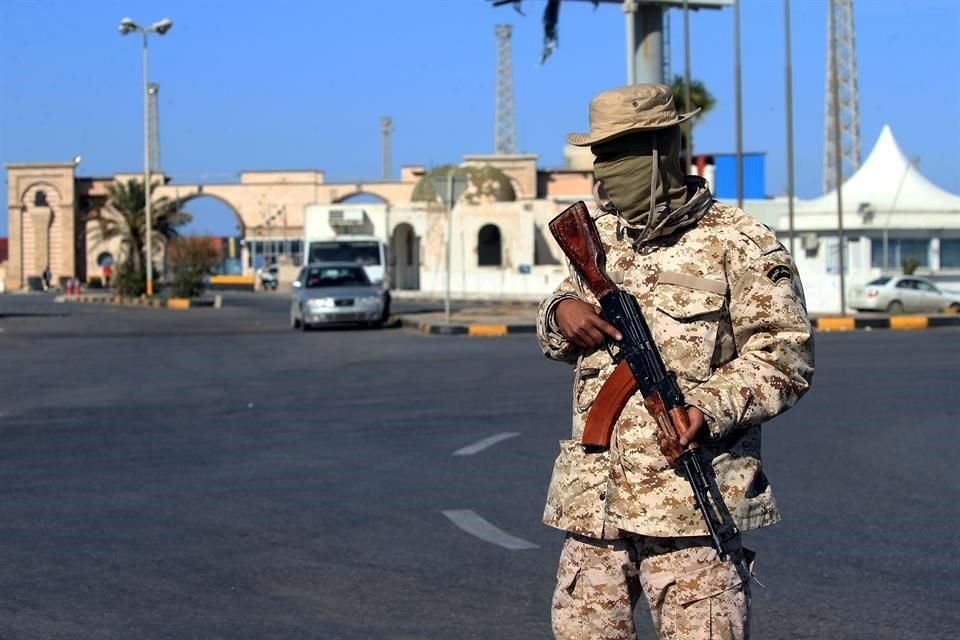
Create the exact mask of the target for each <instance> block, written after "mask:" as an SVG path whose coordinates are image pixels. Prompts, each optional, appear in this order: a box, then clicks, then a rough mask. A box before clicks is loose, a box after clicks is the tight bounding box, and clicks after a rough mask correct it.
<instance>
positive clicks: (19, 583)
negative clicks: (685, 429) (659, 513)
mask: <svg viewBox="0 0 960 640" xmlns="http://www.w3.org/2000/svg"><path fill="white" fill-rule="evenodd" d="M284 305H285V299H284V298H281V297H270V296H263V297H260V298H243V301H242V302H241V303H239V304H234V305H229V306H228V307H227V308H225V309H223V310H220V311H217V310H212V309H197V310H191V311H189V312H175V311H167V310H154V309H136V308H112V307H99V306H80V305H57V304H53V303H52V301H51V299H49V298H45V297H41V296H10V295H8V296H0V354H2V356H0V357H2V359H3V360H2V361H3V372H4V373H3V384H2V385H0V389H2V390H3V396H2V398H3V400H2V404H0V638H3V639H5V640H6V639H20V638H22V639H29V640H34V639H46V638H50V639H53V638H57V639H59V638H64V639H67V638H69V639H71V640H74V639H93V638H96V639H111V640H113V639H117V638H138V639H140V638H144V639H148V638H149V639H152V638H171V639H187V638H198V639H204V640H207V639H214V638H224V639H227V638H229V639H248V638H249V639H251V640H252V639H262V638H323V639H326V638H330V639H346V640H353V639H380V638H384V639H394V638H397V639H408V638H409V639H414V638H417V639H423V638H427V639H441V638H442V639H444V640H446V639H449V638H458V639H459V638H464V639H472V638H476V639H484V640H488V639H489V640H494V639H514V638H516V639H533V638H544V639H546V638H549V637H550V631H549V615H550V596H551V592H552V588H553V573H554V571H555V564H556V556H557V553H558V551H559V546H560V543H561V541H562V534H561V533H559V532H556V531H553V530H551V529H549V528H547V527H545V526H543V525H541V524H540V522H539V518H540V513H541V511H542V508H543V499H544V496H545V493H546V487H547V482H548V480H549V474H550V469H551V466H552V463H553V457H554V455H555V454H556V450H557V445H556V442H557V441H558V440H559V439H561V438H564V437H565V436H566V431H567V429H568V424H569V417H568V408H569V397H570V396H569V384H570V374H569V370H568V369H567V368H566V367H564V366H563V365H560V364H557V363H552V362H549V361H546V360H545V359H544V358H543V357H542V356H540V354H539V352H538V350H537V348H536V345H535V342H534V341H533V340H532V339H531V337H529V336H509V337H503V338H494V339H476V338H474V339H470V338H462V337H446V336H424V335H420V334H416V333H413V332H408V331H404V330H401V329H388V330H380V331H374V330H334V331H320V332H313V333H309V334H302V333H299V332H292V331H289V330H288V329H286V313H285V311H286V309H285V306H284ZM958 346H960V331H954V330H946V329H943V330H931V331H926V332H918V333H898V332H882V331H874V332H861V333H856V334H820V335H818V343H817V349H818V351H817V359H818V372H817V376H816V380H815V383H814V389H813V390H812V391H811V392H810V393H809V394H808V396H807V397H806V398H805V399H804V400H803V401H802V402H801V404H800V405H799V406H798V407H797V408H796V409H795V410H793V411H791V412H790V413H788V414H786V415H785V416H783V417H781V418H779V419H777V420H776V421H774V422H773V423H771V424H770V425H769V426H768V427H767V428H766V429H765V434H764V449H765V467H766V469H767V470H768V475H769V477H770V479H771V482H772V484H773V486H774V489H775V491H776V492H777V497H778V501H779V503H780V506H781V509H782V511H783V512H784V522H783V523H781V524H779V525H777V526H775V527H772V528H770V529H769V530H765V531H762V532H754V533H752V534H748V536H747V537H746V541H747V544H748V546H751V547H754V548H756V549H757V550H758V552H759V558H758V563H757V574H758V577H759V579H760V580H761V581H762V582H763V583H764V584H765V585H766V587H765V588H760V587H755V589H754V605H755V617H754V625H753V630H754V637H757V638H764V639H774V640H778V639H787V638H818V639H821V638H830V639H834V638H838V639H839V638H842V639H845V640H846V639H851V640H853V639H861V638H862V639H864V640H866V639H868V638H869V639H876V638H881V639H883V638H890V639H897V640H900V639H908V640H912V639H917V640H919V639H924V640H928V639H931V638H934V639H935V638H953V637H956V635H957V629H958V628H960V611H958V610H957V608H956V603H957V602H960V583H958V581H957V579H956V578H957V576H958V575H960V545H958V543H957V542H956V540H957V526H958V525H960V505H958V498H960V491H958V488H960V482H958V480H957V474H956V473H955V467H956V466H957V465H956V462H955V458H956V454H955V452H954V451H953V447H952V445H953V444H954V443H955V442H956V435H955V432H956V428H957V424H958V423H960V420H958V412H957V408H956V388H957V387H956V364H957V361H958V355H960V349H958ZM507 433H516V434H518V435H515V436H512V437H504V439H502V440H500V441H499V442H495V443H492V444H490V446H488V447H486V448H482V449H480V450H478V451H476V453H473V454H472V455H454V453H455V452H457V451H461V450H462V449H463V448H464V447H469V446H470V445H472V444H474V443H477V442H479V441H481V440H484V439H486V438H489V437H491V436H495V435H498V434H507ZM445 511H448V512H453V511H460V512H463V511H470V512H473V513H475V514H477V516H479V517H481V518H483V520H484V521H485V522H487V523H489V524H490V525H492V526H494V527H496V528H497V531H500V532H502V533H503V534H504V535H509V536H512V537H514V538H515V539H519V540H522V541H524V542H526V543H528V546H531V547H532V546H533V545H535V547H533V548H525V549H519V550H510V549H507V548H504V547H502V546H499V545H497V544H493V543H490V542H486V541H483V540H480V539H478V538H476V537H474V536H472V535H470V534H469V533H467V532H465V531H464V530H462V529H461V528H458V527H457V526H455V525H454V524H453V523H452V522H451V520H450V519H448V517H446V516H445V515H444V513H443V512H445ZM494 539H496V536H495V537H494ZM637 618H638V621H639V623H640V627H641V629H643V633H642V634H641V635H642V637H652V635H651V632H650V625H649V622H648V621H647V614H646V612H645V610H644V609H643V607H642V606H641V610H640V611H638V614H637Z"/></svg>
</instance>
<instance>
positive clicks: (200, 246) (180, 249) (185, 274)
mask: <svg viewBox="0 0 960 640" xmlns="http://www.w3.org/2000/svg"><path fill="white" fill-rule="evenodd" d="M221 262H223V256H222V255H221V251H220V247H218V246H217V245H216V244H215V242H214V241H213V240H212V239H211V238H203V237H196V236H188V237H183V238H177V239H176V240H174V241H173V242H171V243H170V244H169V245H168V248H167V263H168V264H169V266H170V293H171V295H172V296H173V297H175V298H194V297H196V296H198V295H200V294H201V293H203V289H204V286H205V284H204V279H205V278H206V277H207V276H208V275H210V274H211V273H212V272H213V270H214V269H215V268H216V267H217V266H218V265H219V264H220V263H221Z"/></svg>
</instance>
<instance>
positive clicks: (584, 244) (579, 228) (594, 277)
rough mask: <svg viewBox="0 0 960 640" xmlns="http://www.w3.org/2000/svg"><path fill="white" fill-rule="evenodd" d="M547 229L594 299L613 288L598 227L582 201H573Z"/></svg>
mask: <svg viewBox="0 0 960 640" xmlns="http://www.w3.org/2000/svg"><path fill="white" fill-rule="evenodd" d="M549 226H550V233H551V234H553V237H554V238H555V239H556V241H557V244H559V245H560V248H561V249H563V253H564V254H566V256H567V258H569V259H570V263H571V264H572V265H573V268H574V269H575V270H576V272H577V273H578V274H579V275H580V277H581V278H583V280H584V282H585V283H586V284H587V288H589V289H590V291H592V292H593V295H594V296H596V298H597V300H599V299H600V298H602V297H604V296H605V295H607V294H608V293H610V292H611V291H613V290H614V284H613V283H612V282H611V281H610V278H608V277H607V274H606V268H607V258H606V255H605V254H604V252H603V244H601V242H600V236H599V235H598V234H597V228H596V226H595V225H594V223H593V219H591V218H590V212H589V211H588V210H587V205H585V204H583V201H582V200H581V201H579V202H576V203H574V204H572V205H570V206H569V207H567V208H566V209H564V210H563V211H562V212H561V213H560V215H558V216H557V217H556V218H554V219H553V220H551V221H550V225H549Z"/></svg>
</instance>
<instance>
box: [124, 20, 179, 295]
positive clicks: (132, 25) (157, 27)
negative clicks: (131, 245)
mask: <svg viewBox="0 0 960 640" xmlns="http://www.w3.org/2000/svg"><path fill="white" fill-rule="evenodd" d="M171 27H173V20H171V19H170V18H164V19H163V20H161V21H159V22H154V23H153V24H152V25H150V26H149V27H141V26H140V25H138V24H137V23H136V22H134V21H133V20H131V19H130V18H123V19H122V20H121V21H120V26H119V27H118V29H119V31H120V35H122V36H125V35H128V34H131V33H133V32H138V33H142V34H143V191H144V201H145V205H144V215H145V218H146V219H145V220H144V224H145V225H146V228H147V237H146V239H145V240H146V245H147V295H148V296H152V295H153V246H152V242H153V234H152V233H151V232H152V227H153V218H152V216H151V211H150V208H151V202H150V114H149V108H148V105H149V99H148V96H147V94H148V93H149V92H150V86H149V76H148V73H147V68H148V67H147V35H148V34H150V33H156V34H157V35H160V36H162V35H163V34H165V33H166V32H167V31H170V28H171Z"/></svg>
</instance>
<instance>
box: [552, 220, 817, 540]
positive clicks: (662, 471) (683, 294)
mask: <svg viewBox="0 0 960 640" xmlns="http://www.w3.org/2000/svg"><path fill="white" fill-rule="evenodd" d="M596 222H597V228H598V231H599V232H600V238H601V241H602V243H603V245H604V249H605V251H606V254H607V273H608V275H610V277H611V279H613V280H614V282H616V283H618V284H619V285H620V286H621V287H623V288H624V289H626V290H627V291H628V292H629V293H631V294H633V295H634V296H635V297H636V298H637V300H638V301H639V303H640V308H641V310H642V312H643V315H644V317H645V318H646V319H647V323H648V324H649V325H650V330H651V331H652V332H653V334H654V339H655V341H656V343H657V345H658V347H659V348H660V351H661V354H662V355H663V360H664V363H665V364H666V366H667V368H668V369H669V370H671V371H673V372H674V373H676V375H677V379H678V382H679V384H680V387H681V389H682V390H683V393H684V395H685V398H686V401H687V403H688V404H691V405H694V406H697V407H699V408H700V409H702V410H703V412H704V414H705V415H706V417H707V427H708V428H709V431H710V433H709V437H705V438H702V439H701V444H702V446H701V451H702V455H703V456H704V459H705V460H709V461H711V462H712V465H713V469H714V472H715V475H716V479H717V481H718V486H719V487H720V491H721V493H722V494H723V496H724V500H725V502H726V504H727V507H728V509H729V510H730V513H731V514H732V516H733V518H734V520H735V522H736V523H737V525H738V526H739V527H740V529H741V530H748V529H754V528H757V527H762V526H765V525H768V524H772V523H774V522H777V521H778V520H779V519H780V514H779V511H778V510H777V505H776V502H775V501H774V498H773V493H772V491H771V488H770V485H769V484H768V483H767V479H766V477H765V475H764V473H763V468H762V465H761V461H760V424H761V423H763V422H765V421H767V420H769V419H771V418H773V417H774V416H776V415H777V414H779V413H781V412H783V411H785V410H786V409H787V408H789V407H791V406H792V405H793V404H794V403H795V402H796V401H797V399H798V398H800V396H801V395H803V394H804V392H806V390H807V388H808V387H809V385H810V381H811V379H812V377H813V335H812V332H811V326H810V321H809V319H808V318H807V311H806V307H805V302H804V297H803V289H802V286H801V284H800V279H799V276H798V274H797V270H796V268H795V266H794V264H793V261H792V260H791V258H790V255H789V253H788V252H787V251H786V249H784V248H783V246H782V245H781V244H780V243H779V242H778V241H777V239H776V237H775V236H774V234H773V233H772V232H771V231H770V230H769V229H768V228H767V227H765V226H764V225H762V224H760V223H759V222H757V221H756V220H755V219H753V218H751V217H750V216H748V215H747V214H745V213H744V212H743V211H741V210H739V209H736V208H734V207H729V206H726V205H722V204H719V203H714V204H713V205H712V206H711V207H710V209H709V211H708V212H707V214H706V215H705V216H704V217H703V218H702V219H701V220H700V221H699V222H698V223H697V224H696V225H695V226H693V227H691V228H689V229H687V230H685V231H683V232H681V233H679V234H675V235H674V237H673V238H671V239H669V243H667V242H662V243H660V244H651V245H649V246H645V247H643V248H641V249H640V250H639V251H637V250H635V249H634V248H633V246H632V244H631V243H630V242H629V241H628V239H627V238H624V237H623V236H622V235H621V237H620V238H618V225H617V218H616V217H615V216H613V215H607V216H602V217H600V218H598V219H597V221H596ZM619 232H620V233H621V234H622V230H619ZM570 297H575V298H579V299H582V300H584V301H586V302H589V303H592V304H596V299H595V298H594V297H593V295H592V294H591V293H590V292H589V290H587V289H586V287H585V286H584V285H583V284H582V283H581V282H580V281H579V279H578V278H577V277H576V275H575V274H573V273H571V275H570V276H569V277H567V279H566V280H564V281H563V282H562V283H561V284H560V286H559V287H558V288H557V290H556V291H555V292H554V293H553V294H552V295H551V296H550V297H548V298H547V299H546V300H544V301H543V302H542V303H541V304H540V309H539V314H538V319H537V329H538V332H537V333H538V338H539V341H540V347H541V349H542V350H543V353H544V354H545V355H546V356H547V357H548V358H552V359H554V360H560V361H564V362H568V363H571V364H573V365H574V368H575V375H574V384H573V437H572V439H570V440H564V441H561V442H560V454H559V456H558V458H557V460H556V463H555V465H554V469H553V477H552V478H551V482H550V490H549V494H548V497H547V505H546V509H545V510H544V522H545V523H546V524H548V525H550V526H553V527H557V528H559V529H564V530H567V531H573V532H576V533H580V534H583V535H588V536H592V537H597V538H599V537H610V536H611V535H614V533H615V532H617V531H618V530H623V531H628V532H632V533H639V534H643V535H650V536H661V537H672V536H694V535H704V534H705V533H706V529H705V527H704V526H703V524H702V520H701V517H700V514H699V512H698V511H697V510H696V506H695V504H694V501H693V495H692V492H691V490H690V487H689V485H688V484H687V481H686V480H685V479H684V478H683V477H682V476H680V475H679V473H678V472H676V471H675V470H673V469H671V468H670V467H669V465H668V464H667V462H666V460H665V459H664V457H663V455H662V454H661V453H660V450H659V448H658V446H657V440H656V428H655V425H654V423H653V420H652V418H651V417H650V416H649V414H648V413H647V411H646V409H645V408H644V406H643V403H642V398H641V397H640V395H639V394H635V395H634V397H632V398H631V399H630V401H629V402H628V403H627V406H626V408H625V409H624V410H623V412H622V414H621V415H620V417H619V419H618V421H617V424H616V428H615V430H614V435H613V439H612V444H611V447H610V450H609V451H608V452H603V453H585V452H584V450H583V447H581V446H580V442H579V440H580V437H581V435H582V433H583V428H584V424H585V422H586V417H587V412H588V411H589V409H590V406H591V403H592V402H593V399H594V397H595V396H596V394H597V392H598V391H599V389H600V387H601V386H603V383H604V382H605V381H606V379H607V377H608V376H609V375H610V373H611V372H612V371H613V368H614V365H613V363H612V360H611V357H610V355H609V354H608V352H607V351H606V350H605V349H598V350H595V351H590V352H582V351H581V350H580V349H579V348H577V347H576V346H575V345H573V344H572V343H570V342H568V341H567V340H566V339H565V338H564V337H563V336H562V335H561V334H560V332H559V330H558V329H557V327H556V324H555V318H554V313H553V312H554V308H555V307H556V305H557V304H558V303H559V302H560V301H562V300H563V299H565V298H570ZM704 435H706V434H704ZM611 532H614V533H611Z"/></svg>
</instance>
